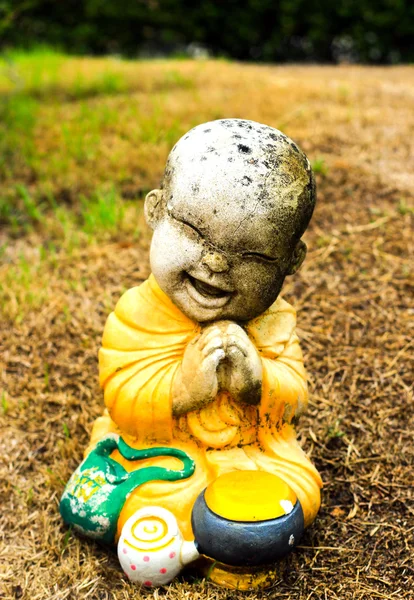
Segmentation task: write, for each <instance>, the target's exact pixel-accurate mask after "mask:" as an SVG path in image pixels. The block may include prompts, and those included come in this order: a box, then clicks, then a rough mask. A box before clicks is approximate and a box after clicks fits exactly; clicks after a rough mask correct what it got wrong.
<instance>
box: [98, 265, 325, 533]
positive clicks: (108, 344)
mask: <svg viewBox="0 0 414 600" xmlns="http://www.w3.org/2000/svg"><path fill="white" fill-rule="evenodd" d="M295 325H296V314H295V311H294V309H293V308H292V307H291V306H290V305H289V304H288V303H287V302H285V301H284V300H283V299H281V298H278V299H277V300H276V302H275V303H274V304H273V305H272V306H271V307H270V308H269V309H268V310H267V311H266V312H265V313H264V314H263V315H260V316H259V317H257V318H255V319H253V320H252V321H250V322H249V323H247V325H246V327H245V329H246V331H247V334H248V335H249V337H250V339H251V340H252V342H253V343H254V344H255V346H256V348H257V350H258V352H259V354H260V356H261V358H262V364H263V386H262V398H261V402H260V406H259V407H253V406H250V405H241V404H239V403H236V402H235V401H234V400H233V398H231V396H230V395H229V394H227V393H220V394H218V396H217V397H216V399H215V400H214V402H212V403H211V404H210V405H208V406H207V407H204V408H202V409H200V410H197V411H193V412H191V413H188V414H186V415H183V416H181V417H179V418H174V417H173V414H172V382H173V380H174V377H175V374H176V372H177V369H178V368H179V367H180V363H181V360H182V357H183V354H184V351H185V348H186V346H187V344H188V343H189V342H191V340H193V339H194V338H195V336H197V335H198V334H199V333H200V331H201V328H200V325H199V324H197V323H194V322H193V321H191V320H190V319H188V318H187V317H186V316H185V315H184V314H183V313H182V312H181V311H180V310H179V309H178V308H177V307H176V306H175V305H174V304H173V303H172V301H171V300H170V299H169V298H168V296H166V294H164V292H163V291H162V290H161V289H160V288H159V286H158V284H157V282H156V281H155V278H154V277H153V275H151V276H150V277H149V279H148V280H147V281H145V282H144V283H143V284H142V285H140V286H138V287H135V288H132V289H130V290H128V291H127V292H126V293H125V294H124V295H123V296H122V297H121V299H120V300H119V302H118V304H117V305H116V308H115V311H114V312H113V313H111V314H110V315H109V317H108V320H107V323H106V326H105V330H104V335H103V340H102V348H101V350H100V352H99V372H100V383H101V385H102V387H103V389H104V397H105V404H106V406H107V413H106V414H105V415H104V416H103V417H101V418H100V419H98V420H97V421H96V423H95V426H94V430H93V433H92V440H91V443H92V445H93V444H94V443H96V441H97V440H98V439H99V438H101V437H102V436H103V435H105V434H106V433H108V432H109V431H117V432H119V433H121V435H122V436H123V437H124V438H125V440H126V441H127V442H128V443H129V444H130V445H132V446H134V447H137V448H139V447H149V446H154V445H158V446H174V447H177V448H181V449H184V450H185V451H187V452H188V453H189V454H190V455H191V456H192V457H193V458H194V460H196V464H197V467H198V468H197V469H196V474H195V475H194V476H193V477H192V478H191V480H188V481H187V482H174V483H168V482H153V483H148V484H145V485H144V486H143V487H142V488H139V489H138V490H137V491H136V492H134V494H132V495H131V497H130V498H129V499H128V501H127V503H126V505H125V507H124V510H123V513H122V514H121V519H120V527H122V524H123V522H124V521H125V520H126V519H127V518H128V517H129V516H130V514H132V512H133V511H134V510H136V509H138V508H141V507H142V505H149V504H158V505H162V506H164V507H165V508H168V509H169V510H172V512H174V513H175V514H176V516H177V519H178V520H179V524H180V525H181V527H182V529H183V533H184V535H185V536H186V537H187V538H191V525H190V522H189V515H190V512H191V507H192V504H193V503H194V501H195V499H196V497H197V495H198V493H200V492H201V491H202V489H203V488H204V487H205V486H206V485H207V484H208V483H209V482H210V481H212V480H213V479H214V478H215V477H217V476H218V475H220V474H221V473H225V472H227V471H231V470H235V469H260V470H265V471H268V472H271V473H274V474H276V475H279V476H280V477H281V478H282V479H284V480H285V481H286V482H287V483H289V485H290V486H291V487H292V489H293V490H294V491H295V493H296V495H297V496H298V498H299V501H300V502H301V504H302V508H303V511H304V515H305V523H306V525H308V524H309V523H310V522H311V521H312V520H313V519H314V517H315V515H316V513H317V511H318V508H319V504H320V492H319V489H320V487H321V485H322V482H321V478H320V476H319V474H318V472H317V471H316V469H315V467H314V466H313V465H312V463H311V462H310V461H309V459H308V458H307V457H306V455H305V454H304V452H303V450H302V449H301V448H300V446H299V444H298V443H297V441H296V436H295V431H294V428H293V426H292V424H291V421H292V418H293V417H294V416H295V415H296V416H297V415H299V414H300V413H301V412H302V410H303V408H304V407H305V406H306V403H307V385H306V373H305V369H304V366H303V359H302V353H301V350H300V346H299V340H298V337H297V335H296V333H295ZM116 458H117V459H118V460H119V461H120V462H122V458H121V457H119V456H117V457H116ZM169 460H170V461H174V459H169ZM123 464H124V463H123ZM147 464H148V463H145V466H146V465H147ZM152 464H154V461H153V463H152ZM163 464H165V463H163ZM173 464H174V463H171V465H173ZM124 466H126V467H127V468H140V467H142V466H144V465H143V463H137V464H136V465H135V464H132V465H128V464H125V465H124ZM176 466H177V467H179V464H177V465H176Z"/></svg>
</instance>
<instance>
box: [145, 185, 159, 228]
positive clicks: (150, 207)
mask: <svg viewBox="0 0 414 600" xmlns="http://www.w3.org/2000/svg"><path fill="white" fill-rule="evenodd" d="M162 213H163V205H162V190H152V191H151V192H149V194H147V197H146V198H145V204H144V214H145V219H146V221H147V223H148V225H149V226H150V227H151V229H154V227H155V226H156V224H157V222H158V221H159V220H160V218H161V216H162Z"/></svg>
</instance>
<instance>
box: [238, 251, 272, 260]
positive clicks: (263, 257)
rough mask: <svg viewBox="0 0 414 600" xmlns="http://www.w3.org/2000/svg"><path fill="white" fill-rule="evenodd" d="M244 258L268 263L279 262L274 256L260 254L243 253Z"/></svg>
mask: <svg viewBox="0 0 414 600" xmlns="http://www.w3.org/2000/svg"><path fill="white" fill-rule="evenodd" d="M242 256H243V257H244V258H258V259H260V260H265V261H266V262H277V260H278V259H277V258H274V257H273V256H268V255H267V254H261V253H260V252H243V254H242Z"/></svg>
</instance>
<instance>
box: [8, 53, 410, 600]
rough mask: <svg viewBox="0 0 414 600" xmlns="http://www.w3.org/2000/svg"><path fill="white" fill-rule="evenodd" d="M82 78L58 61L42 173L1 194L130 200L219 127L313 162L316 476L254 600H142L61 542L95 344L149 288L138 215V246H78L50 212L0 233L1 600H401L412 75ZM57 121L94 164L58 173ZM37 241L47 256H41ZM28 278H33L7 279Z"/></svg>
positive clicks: (309, 278) (114, 240)
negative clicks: (179, 151)
mask: <svg viewBox="0 0 414 600" xmlns="http://www.w3.org/2000/svg"><path fill="white" fill-rule="evenodd" d="M102 64H104V63H102ZM76 65H77V63H76V61H74V60H71V61H69V62H68V64H66V65H65V69H66V75H65V77H66V79H65V80H64V78H62V82H61V83H59V81H60V80H59V81H58V82H57V83H56V81H55V87H54V90H53V94H54V96H53V97H52V96H50V97H49V96H47V95H46V96H45V98H44V100H43V101H42V103H41V104H40V105H39V111H38V114H37V120H36V131H35V134H34V144H35V160H34V162H33V163H32V164H30V165H29V166H27V162H26V163H25V162H24V161H22V160H19V159H18V158H16V161H15V162H14V163H13V165H12V168H11V170H10V171H9V173H8V174H7V173H6V174H5V175H4V176H3V182H2V185H3V193H4V195H5V196H8V194H12V192H13V189H14V188H13V185H14V183H15V182H16V180H18V181H20V182H22V183H24V184H25V185H26V186H27V189H28V190H30V193H32V194H33V197H42V195H43V194H45V191H46V190H51V191H52V192H53V194H54V196H55V198H56V199H57V201H58V203H59V205H60V204H61V203H62V202H63V201H65V202H66V206H67V210H68V211H73V213H74V214H75V213H76V212H77V211H78V196H79V194H80V193H83V194H86V195H87V194H90V193H92V192H93V191H94V190H96V189H97V188H98V187H99V186H100V185H105V184H107V183H108V182H115V184H116V186H117V189H118V190H119V192H120V194H121V196H122V195H123V196H124V197H128V198H134V197H142V192H143V190H145V189H148V188H149V187H151V186H152V185H154V184H155V183H157V180H158V178H159V177H160V174H161V172H162V168H163V162H164V160H165V157H166V155H167V152H168V150H169V147H170V146H171V144H172V142H173V141H174V139H173V138H174V137H175V136H176V137H178V135H179V134H180V133H182V132H184V131H185V130H186V129H188V128H189V127H190V126H191V125H193V124H196V123H199V122H203V121H206V120H208V119H211V118H216V117H222V116H233V117H244V118H250V119H255V120H259V121H262V122H265V123H268V124H270V125H274V126H276V127H279V128H282V129H283V130H284V131H285V132H286V133H288V134H289V135H290V136H291V137H293V138H294V139H295V140H296V141H297V142H298V143H299V144H300V145H301V146H302V147H303V148H304V150H305V151H306V152H307V153H308V154H309V156H310V158H311V159H312V160H313V161H316V163H315V164H316V170H317V171H319V173H318V174H317V177H318V188H319V204H318V208H317V210H316V213H315V215H314V218H313V221H312V224H311V227H310V229H309V231H308V232H307V234H306V241H307V243H308V246H309V249H310V253H309V256H308V259H307V261H306V262H305V265H304V267H303V268H302V269H301V271H300V273H299V274H298V275H296V276H295V277H294V278H293V279H292V280H289V282H288V284H287V285H286V286H285V292H284V295H285V297H286V298H287V299H288V300H289V301H291V302H293V303H294V304H295V306H296V307H297V308H298V309H299V315H298V323H299V327H300V334H301V337H302V343H303V348H304V352H305V358H306V364H307V367H308V370H309V374H310V378H311V392H312V394H311V402H310V407H309V410H308V414H307V415H306V417H305V418H303V420H302V421H301V424H300V434H301V437H302V440H303V443H304V445H305V447H306V449H307V450H308V451H309V452H310V453H311V455H312V458H313V460H314V461H315V463H316V465H317V467H318V468H319V470H320V471H321V473H322V475H323V478H324V482H325V489H324V495H323V506H322V509H321V512H320V515H319V517H318V519H317V521H316V522H315V524H314V525H313V526H312V527H311V528H310V529H309V530H308V531H307V532H306V535H305V537H304V539H303V541H302V544H301V547H300V548H299V549H298V550H297V551H296V552H295V553H294V555H292V556H291V557H290V558H289V559H288V560H287V561H286V568H285V570H284V574H283V576H282V578H281V581H280V582H279V583H278V584H277V585H276V586H275V587H274V588H273V589H271V590H267V591H266V592H263V593H258V594H256V593H252V594H250V593H246V594H242V593H240V594H237V593H233V592H227V591H225V590H221V589H218V588H216V587H214V586H213V585H212V584H211V583H208V582H206V581H199V580H194V579H193V578H192V577H190V576H188V577H186V578H183V579H181V580H180V581H177V582H174V583H173V584H172V585H171V586H170V587H169V588H168V589H167V590H159V591H155V592H154V591H153V592H144V591H141V590H139V589H136V588H134V587H133V586H132V585H131V584H130V583H129V582H127V581H125V579H124V578H123V576H122V574H121V572H120V570H119V568H118V566H117V560H116V557H115V555H114V554H113V552H111V551H109V550H106V549H103V548H101V547H99V546H97V545H95V544H94V543H91V542H89V541H86V540H83V539H79V538H78V537H77V536H75V535H72V534H71V533H68V531H67V529H66V528H65V527H64V526H63V524H62V523H61V520H60V517H59V514H58V501H59V496H60V494H61V492H62V490H63V486H64V482H65V481H67V479H68V477H69V475H70V474H71V472H72V471H73V469H74V468H75V467H76V466H77V464H78V463H79V461H80V460H81V456H82V451H83V449H84V447H85V445H86V443H87V440H88V435H89V432H90V429H91V424H92V421H93V419H94V418H95V417H96V416H98V415H99V414H100V412H101V410H102V394H101V392H100V390H99V388H98V384H97V351H98V347H99V345H100V336H101V333H102V330H103V325H104V322H105V318H106V316H107V314H108V312H109V311H110V310H111V308H112V307H113V305H114V303H115V302H116V299H117V298H118V297H119V295H120V293H121V292H122V290H123V289H125V288H127V287H130V286H132V285H135V284H137V283H139V282H140V281H142V280H143V279H144V278H145V277H146V276H147V275H148V260H147V246H148V233H147V231H146V230H145V229H144V225H143V224H142V219H141V217H140V209H139V204H140V203H139V202H138V208H137V209H136V210H135V212H133V213H131V214H132V215H133V218H136V219H140V221H139V222H140V228H141V238H140V241H139V242H136V241H134V235H133V232H132V231H131V228H130V227H128V226H127V225H126V224H125V223H124V224H122V223H121V225H120V227H121V229H120V231H118V232H113V231H112V232H110V233H109V234H108V235H103V234H102V235H101V234H99V235H97V236H96V238H94V239H92V240H89V241H88V242H81V243H79V244H77V245H71V244H70V243H69V242H68V240H67V239H66V238H64V236H63V235H62V231H61V229H59V227H58V226H57V224H56V218H55V217H56V215H55V213H54V211H53V210H50V211H49V212H47V211H46V213H45V220H44V221H42V222H39V223H35V224H34V226H32V227H31V228H26V231H23V229H21V230H19V231H16V229H15V228H14V229H13V227H11V226H10V225H8V224H5V225H4V227H3V231H2V232H1V234H0V238H1V239H0V245H1V244H4V243H7V247H5V248H4V251H3V260H4V264H3V266H1V267H0V277H1V282H2V283H3V284H4V285H5V286H6V288H7V290H6V293H5V294H4V296H3V298H4V306H3V317H2V321H1V325H0V327H1V334H2V335H1V361H2V371H1V383H0V389H1V388H2V389H3V392H1V391H0V396H1V398H2V412H3V415H2V418H1V427H2V434H1V458H2V462H1V484H0V485H1V492H0V493H1V500H2V504H1V506H2V513H1V520H0V532H1V539H2V545H1V550H0V560H1V563H2V570H1V574H0V597H1V598H4V599H7V600H11V599H17V598H20V599H23V600H29V599H30V600H45V599H48V600H49V599H50V600H52V599H53V600H63V599H66V598H68V599H79V600H80V599H82V600H83V599H86V598H89V599H96V600H98V599H99V600H104V599H116V600H121V599H123V598H125V599H127V598H136V599H137V598H141V597H145V598H149V597H154V598H165V600H170V599H171V600H178V599H181V600H182V599H184V598H192V599H194V600H197V599H200V600H207V599H209V600H213V599H217V600H224V599H225V598H233V597H240V598H241V597H244V598H246V599H252V600H253V599H256V598H286V599H290V600H299V599H300V600H311V599H314V600H317V599H321V600H322V599H323V600H328V599H329V600H331V599H340V600H348V599H349V600H351V599H353V600H365V599H377V598H384V599H398V600H403V599H405V600H408V599H410V598H412V597H413V596H414V577H413V575H414V570H413V566H412V556H411V554H410V543H411V542H412V536H413V530H414V519H413V505H412V495H410V493H411V492H412V485H413V475H412V473H413V461H412V459H413V420H412V416H413V399H412V379H413V378H412V375H413V363H412V357H413V351H412V336H413V314H414V306H413V287H412V283H413V281H412V278H411V275H410V268H411V264H412V263H411V261H412V256H413V252H412V250H413V235H412V234H413V229H412V219H413V197H412V187H413V174H412V173H413V171H412V167H413V164H412V157H413V154H414V153H413V140H414V114H413V111H412V101H413V96H414V86H413V82H414V71H413V69H411V68H388V69H385V68H384V69H379V68H378V69H376V68H375V69H374V68H371V69H369V68H362V67H342V68H331V67H255V66H242V65H235V64H227V63H213V62H206V63H191V62H178V63H151V64H145V63H144V64H140V65H139V66H136V71H134V65H133V64H129V65H128V67H125V68H127V69H130V70H131V73H130V74H127V75H124V76H125V81H126V82H127V84H128V90H127V91H119V93H116V94H112V95H106V96H102V95H97V96H95V97H93V98H87V99H82V100H77V99H76V98H75V99H74V98H73V96H71V94H70V93H69V92H70V89H71V88H70V85H69V84H66V83H65V81H67V80H68V78H69V75H68V74H67V73H68V72H70V70H71V69H72V70H73V69H75V70H76V68H79V65H78V66H76ZM82 65H83V66H82V68H84V69H87V68H88V67H87V63H84V62H83V63H82ZM91 65H92V66H90V67H89V68H90V69H92V70H93V69H96V68H97V67H96V62H92V63H91ZM167 72H170V73H171V72H175V73H178V74H179V75H178V76H177V75H175V76H173V77H172V76H171V75H170V76H169V78H170V81H172V80H173V83H174V82H175V83H177V82H178V84H177V85H175V83H174V85H171V86H170V88H168V89H166V88H165V85H164V88H163V87H162V85H161V84H159V82H165V79H166V73H167ZM136 73H139V76H137V75H136ZM171 77H172V79H171ZM69 79H70V78H69ZM167 79H168V77H167ZM183 81H184V82H185V84H183V83H182V82H183ZM157 82H158V83H157ZM180 82H181V83H180ZM59 86H60V87H59ZM65 86H66V87H65ZM68 86H69V87H68ZM50 93H52V92H50ZM54 97H56V98H58V100H56V101H53V98H54ZM154 106H156V107H157V109H156V110H154ZM103 107H106V108H107V109H108V110H110V111H111V112H110V113H108V115H110V116H111V115H112V116H113V119H112V117H110V116H109V117H108V118H107V120H101V121H99V125H96V124H95V125H94V124H93V123H92V124H91V126H90V128H89V130H88V127H87V122H88V118H89V119H90V118H91V115H93V114H94V111H95V112H96V114H100V115H101V114H102V109H103ZM88 110H89V113H88V112H87V111H88ZM105 110H106V109H105ZM82 111H83V112H82ZM85 111H86V112H85ZM82 114H83V115H89V117H88V116H82ZM154 115H155V116H154ZM96 118H97V119H98V117H96ZM82 119H83V121H82ZM151 119H152V121H151ZM98 120H99V119H98ZM80 122H83V123H84V125H83V129H82V127H80V125H79V123H80ZM148 123H150V124H151V129H150V130H149V129H148V127H149V126H148ZM63 126H66V131H68V132H78V134H79V140H80V142H79V143H83V144H84V145H85V148H86V149H87V150H88V148H90V144H89V142H88V139H87V138H88V135H89V134H90V131H91V130H93V128H94V127H95V131H96V132H97V135H98V134H99V139H97V140H96V145H95V146H94V145H93V144H92V146H93V147H94V148H95V154H94V153H93V152H92V151H91V153H89V154H88V152H89V151H88V152H87V153H86V155H85V158H84V159H83V160H81V159H77V160H75V158H74V157H73V156H70V157H69V158H67V156H66V158H65V148H63V149H62V147H61V143H62V137H61V136H62V131H63V130H64V129H62V128H63ZM145 127H147V130H146V134H145V135H144V136H143V134H142V130H143V128H144V129H145ZM163 133H164V134H165V136H166V140H167V141H165V140H164V139H163ZM68 135H69V134H68ZM85 136H86V137H85ZM68 139H69V138H68ZM143 140H144V141H143ZM145 140H146V141H145ZM69 154H70V152H69ZM39 157H43V159H41V158H39ZM321 159H323V161H324V162H322V160H321ZM65 160H66V162H65ZM62 161H63V162H62ZM410 161H411V163H410ZM62 165H63V166H62ZM37 195H38V196H37ZM10 197H11V196H10ZM130 209H131V210H134V209H133V208H130ZM72 227H73V224H72ZM50 239H53V240H54V244H55V246H56V247H57V249H56V251H55V252H54V253H53V256H48V255H47V256H43V258H42V259H40V258H39V248H40V246H41V245H42V244H43V245H45V243H46V242H47V241H48V240H50ZM22 256H24V262H23V263H22V262H21V261H22V258H21V257H22ZM19 261H20V262H19ZM22 264H23V266H24V269H26V270H27V272H28V273H29V275H28V276H27V277H26V278H25V277H20V278H19V277H17V275H16V271H13V269H21V268H22ZM12 271H13V273H14V275H13V277H9V276H8V274H10V272H12ZM28 292H30V294H31V295H30V298H31V302H29V301H27V302H26V301H25V298H29V296H27V294H28ZM39 299H40V300H39ZM36 300H37V301H36ZM23 304H24V305H23ZM0 410H1V409H0ZM410 503H411V504H410ZM411 553H412V549H411Z"/></svg>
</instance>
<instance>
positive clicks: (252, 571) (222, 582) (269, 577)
mask: <svg viewBox="0 0 414 600" xmlns="http://www.w3.org/2000/svg"><path fill="white" fill-rule="evenodd" d="M283 564H284V562H283V561H281V562H280V563H277V564H273V565H261V566H259V567H233V566H231V565H225V564H223V563H220V562H217V561H214V560H213V559H211V558H208V557H204V556H203V557H202V559H200V561H197V571H198V572H201V573H202V574H203V575H204V577H205V578H206V579H207V581H212V582H213V583H216V584H217V585H219V586H221V587H224V588H227V589H230V590H241V591H248V590H263V589H266V588H269V587H272V586H273V585H275V583H276V582H277V581H278V580H279V579H280V578H281V575H282V571H283Z"/></svg>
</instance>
